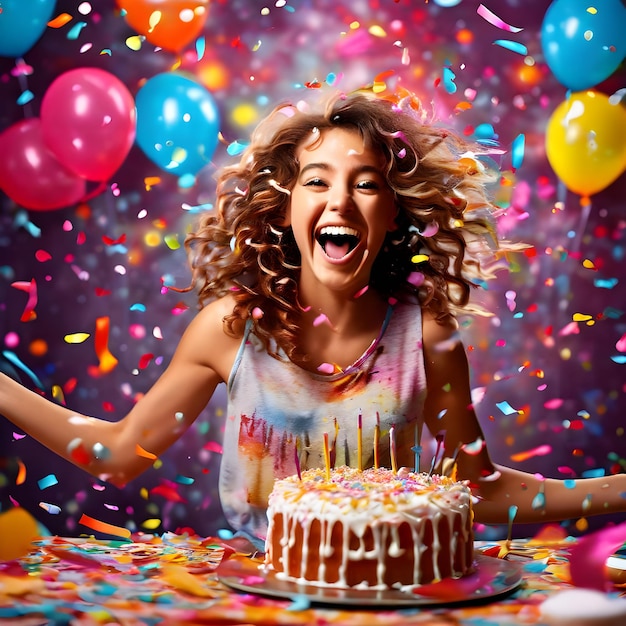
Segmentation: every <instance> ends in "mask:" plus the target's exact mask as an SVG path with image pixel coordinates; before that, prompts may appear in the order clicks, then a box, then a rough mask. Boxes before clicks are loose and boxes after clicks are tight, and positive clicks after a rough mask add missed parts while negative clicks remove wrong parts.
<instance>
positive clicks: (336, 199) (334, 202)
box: [328, 187, 354, 213]
mask: <svg viewBox="0 0 626 626" xmlns="http://www.w3.org/2000/svg"><path fill="white" fill-rule="evenodd" d="M328 206H329V208H330V210H331V211H336V212H338V213H346V212H350V211H352V210H353V209H354V199H353V198H352V193H351V192H350V189H346V188H344V187H334V188H333V189H332V191H331V195H330V198H329V200H328Z"/></svg>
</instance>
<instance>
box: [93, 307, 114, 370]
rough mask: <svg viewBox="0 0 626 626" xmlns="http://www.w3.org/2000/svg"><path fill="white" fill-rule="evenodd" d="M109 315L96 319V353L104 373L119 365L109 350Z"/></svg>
mask: <svg viewBox="0 0 626 626" xmlns="http://www.w3.org/2000/svg"><path fill="white" fill-rule="evenodd" d="M109 327H110V319H109V317H108V316H107V317H99V318H97V319H96V339H95V349H96V355H97V356H98V359H99V360H100V363H99V366H98V367H99V369H100V371H101V372H102V373H103V374H106V373H108V372H110V371H111V370H112V369H114V368H115V366H116V365H117V359H116V358H115V357H114V356H113V355H112V354H111V352H110V351H109V346H108V344H109Z"/></svg>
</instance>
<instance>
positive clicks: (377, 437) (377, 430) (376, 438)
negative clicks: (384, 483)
mask: <svg viewBox="0 0 626 626" xmlns="http://www.w3.org/2000/svg"><path fill="white" fill-rule="evenodd" d="M379 440H380V416H379V415H378V411H376V426H374V468H375V469H378V465H379V464H378V442H379Z"/></svg>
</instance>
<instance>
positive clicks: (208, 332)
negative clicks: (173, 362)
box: [182, 296, 245, 380]
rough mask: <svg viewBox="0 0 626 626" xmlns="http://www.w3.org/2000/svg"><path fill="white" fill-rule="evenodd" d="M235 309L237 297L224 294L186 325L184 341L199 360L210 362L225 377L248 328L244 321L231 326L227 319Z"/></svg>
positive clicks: (238, 320) (241, 320)
mask: <svg viewBox="0 0 626 626" xmlns="http://www.w3.org/2000/svg"><path fill="white" fill-rule="evenodd" d="M234 308H235V299H234V298H233V297H232V296H224V297H223V298H217V299H216V300H213V301H211V302H210V303H208V304H207V305H205V306H204V307H202V308H201V309H200V310H199V311H198V313H197V314H196V316H195V317H194V319H193V320H192V321H191V323H190V324H189V326H188V327H187V329H186V331H185V333H184V337H183V342H182V343H183V344H184V345H185V346H187V349H188V350H190V352H191V353H195V354H196V360H198V361H200V362H203V363H204V364H205V365H209V366H210V367H212V368H213V369H214V370H215V371H217V372H218V373H219V374H220V375H221V376H222V378H223V379H224V380H226V378H225V377H227V376H228V373H229V372H230V368H231V366H232V362H233V361H234V358H235V355H236V353H237V350H238V349H239V345H240V343H241V339H242V337H243V333H244V329H245V320H244V319H236V320H235V322H234V324H232V325H229V324H228V323H227V320H226V318H227V317H228V316H229V315H231V314H232V313H233V311H234Z"/></svg>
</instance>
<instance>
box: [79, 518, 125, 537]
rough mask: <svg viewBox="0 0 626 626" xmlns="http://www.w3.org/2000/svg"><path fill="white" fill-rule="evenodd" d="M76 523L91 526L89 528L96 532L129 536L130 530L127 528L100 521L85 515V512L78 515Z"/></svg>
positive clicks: (115, 535)
mask: <svg viewBox="0 0 626 626" xmlns="http://www.w3.org/2000/svg"><path fill="white" fill-rule="evenodd" d="M78 523H79V524H82V525H83V526H87V528H91V530H95V531H96V532H99V533H104V534H105V535H113V536H114V537H122V538H123V539H129V538H130V530H128V529H127V528H120V527H119V526H115V525H114V524H108V523H106V522H102V521H100V520H97V519H95V518H93V517H90V516H89V515H86V514H85V513H83V514H82V515H81V516H80V520H79V521H78Z"/></svg>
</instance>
